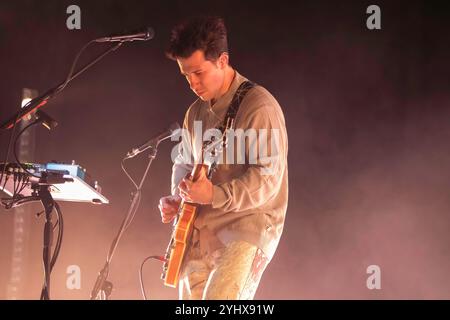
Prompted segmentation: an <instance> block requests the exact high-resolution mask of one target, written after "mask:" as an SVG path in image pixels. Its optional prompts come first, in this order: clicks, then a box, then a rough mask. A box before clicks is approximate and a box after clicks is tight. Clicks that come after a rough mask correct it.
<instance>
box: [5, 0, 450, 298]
mask: <svg viewBox="0 0 450 320" xmlns="http://www.w3.org/2000/svg"><path fill="white" fill-rule="evenodd" d="M444 3H445V2H438V1H435V2H431V1H427V2H426V3H425V1H376V3H373V2H372V1H296V2H295V4H292V3H289V2H282V1H272V2H268V3H264V2H263V1H191V2H187V1H169V2H167V3H165V2H163V1H159V2H157V1H95V2H94V1H75V2H74V1H11V0H8V1H2V2H1V4H0V70H1V78H0V93H1V103H0V108H1V109H0V120H1V121H4V120H5V119H6V118H9V117H10V116H11V115H12V114H14V112H16V111H17V110H18V107H19V105H20V100H21V90H22V88H24V87H27V88H34V89H37V90H39V91H40V92H41V93H42V92H44V91H45V90H47V89H48V88H50V87H52V86H54V85H56V84H57V83H59V82H60V81H62V80H63V79H65V77H66V75H67V73H68V71H69V68H70V65H71V63H72V61H73V58H74V56H75V54H76V53H77V52H78V50H79V49H80V48H81V47H82V46H83V45H84V44H85V43H86V42H88V41H89V40H91V39H94V38H98V37H101V36H106V35H110V34H115V33H121V32H124V31H127V30H133V29H136V28H137V27H141V26H146V25H148V26H152V27H153V28H154V29H155V31H156V37H155V38H154V39H153V40H152V41H148V42H143V43H130V44H128V45H126V46H123V47H122V48H120V49H119V50H117V51H116V52H114V53H112V54H111V55H109V56H107V57H106V58H105V59H104V60H102V61H101V62H100V63H99V64H98V65H96V66H95V67H93V68H92V69H90V70H89V71H88V72H86V73H84V74H83V75H82V76H80V77H79V78H77V79H75V80H74V81H73V82H72V83H70V84H69V86H68V87H67V88H66V89H65V91H64V92H62V93H61V94H60V95H59V96H57V97H56V98H55V99H54V100H52V101H51V102H50V103H49V104H48V105H47V106H46V107H45V108H44V110H45V111H46V112H48V113H49V114H51V115H52V116H53V117H54V118H55V119H57V120H58V122H59V126H58V127H57V128H56V130H55V131H53V132H48V131H47V130H45V129H43V128H42V129H37V130H36V132H37V146H38V150H37V152H36V157H35V159H34V161H33V162H36V163H45V162H48V161H50V160H58V161H71V160H76V162H77V163H78V164H80V165H82V166H83V167H85V168H87V170H88V172H89V173H90V174H91V175H92V176H93V177H94V178H95V179H96V180H98V181H99V182H100V184H101V185H102V187H103V193H104V195H105V196H106V197H108V198H109V199H110V201H111V203H110V204H109V205H105V206H94V205H90V204H83V203H68V202H64V203H61V206H62V209H63V214H64V217H65V234H64V240H63V247H62V250H61V254H60V257H59V259H58V261H57V264H56V266H55V269H54V271H53V273H52V287H51V289H52V298H55V299H87V298H88V297H89V293H90V290H91V288H92V286H93V283H94V281H95V279H96V276H97V272H98V271H99V270H100V269H101V267H102V266H103V263H104V261H105V258H106V253H107V251H108V249H109V245H110V243H111V241H112V239H113V237H114V235H115V233H116V232H117V230H118V228H119V225H120V222H121V221H122V219H123V217H124V215H125V212H126V210H127V208H128V204H129V199H130V196H129V195H130V192H131V191H132V186H131V184H130V183H129V181H128V180H127V178H126V177H125V176H124V174H123V173H122V172H121V170H120V160H121V159H122V157H123V156H124V155H125V153H126V152H127V151H128V150H129V149H130V148H131V147H133V146H136V145H138V144H140V143H141V142H143V141H145V140H146V139H147V138H149V137H151V136H152V135H154V134H155V133H157V132H159V131H160V130H162V129H164V128H165V127H166V126H167V125H168V124H169V123H171V122H173V121H178V122H181V121H182V119H183V115H184V112H185V110H186V108H187V107H188V106H189V104H190V103H191V102H193V101H194V99H195V97H194V95H193V93H192V92H190V90H189V87H188V85H187V83H186V81H185V79H184V78H183V77H182V76H180V74H179V70H178V68H177V65H176V63H174V62H172V61H170V60H168V59H167V58H166V57H165V56H164V49H165V48H166V46H167V43H168V38H169V34H170V29H171V27H172V26H173V25H174V24H175V23H177V22H178V21H179V20H180V19H182V18H184V17H187V16H190V15H197V14H205V13H208V14H215V15H220V16H222V17H223V18H224V19H225V22H226V24H227V27H228V32H229V44H230V55H231V64H232V65H233V66H234V67H235V68H236V69H237V70H238V71H239V72H240V73H241V74H243V75H245V76H246V77H248V78H249V79H251V80H253V81H256V82H257V83H259V84H261V85H263V86H265V87H266V88H267V89H268V90H269V91H271V92H272V94H273V95H274V96H275V97H276V98H277V99H278V101H279V103H280V105H281V106H282V108H283V110H284V112H285V117H286V123H287V128H288V134H289V187H290V194H289V207H288V212H287V217H286V224H285V229H284V234H283V237H282V239H281V242H280V245H279V249H278V251H277V253H276V255H275V257H274V259H273V260H272V263H271V264H270V265H269V267H268V269H267V271H266V273H265V275H264V277H263V280H262V282H261V285H260V287H259V291H258V292H257V294H256V298H257V299H394V298H400V299H433V298H438V299H443V298H446V299H448V298H450V280H449V277H448V270H449V269H450V245H449V242H450V236H449V233H448V230H449V228H450V217H449V209H450V198H449V194H450V188H449V187H450V182H449V178H450V148H449V140H450V129H449V124H450V107H449V103H450V96H449V93H448V90H449V82H448V79H449V71H450V70H449V69H450V68H449V63H448V57H449V53H450V50H449V43H450V41H449V30H450V28H449V21H450V20H449V12H450V11H449V10H450V9H448V6H444ZM71 4H77V5H79V6H80V8H81V30H68V29H67V28H66V19H67V17H68V16H69V15H68V14H66V8H67V7H68V6H69V5H71ZM371 4H377V5H379V6H380V7H381V12H382V14H381V19H382V29H381V30H374V31H371V30H368V29H367V28H366V19H367V17H368V15H367V14H366V8H367V7H368V6H369V5H371ZM106 47H107V45H105V44H97V45H94V46H92V47H90V48H89V49H88V50H87V52H85V53H83V56H82V58H81V60H80V62H79V65H81V64H84V63H86V62H87V61H89V59H91V58H92V57H94V56H95V55H96V54H98V53H99V52H101V51H102V50H104V49H105V48H106ZM8 137H9V132H6V131H2V132H1V133H0V156H1V158H0V159H1V161H3V159H4V156H5V152H6V148H7V144H8ZM172 147H173V144H171V143H165V144H163V145H161V147H160V149H159V153H158V158H157V160H156V161H154V163H153V165H152V168H151V172H150V175H149V178H148V180H147V182H146V184H145V187H144V195H143V199H142V203H141V206H140V209H139V212H138V213H137V215H136V217H135V219H134V221H133V224H132V225H131V227H130V228H129V229H128V230H127V232H126V234H125V235H124V237H123V238H122V241H121V243H120V244H119V247H118V250H117V251H116V254H115V256H114V259H113V263H112V266H111V270H110V276H109V279H110V280H111V281H112V282H113V284H114V288H115V290H114V292H113V295H112V297H111V298H112V299H141V295H140V289H139V282H138V268H139V266H140V263H141V262H142V260H143V259H144V258H145V257H146V256H148V255H151V254H162V253H163V252H164V250H165V248H166V245H167V241H168V240H169V233H170V227H169V226H168V225H163V224H162V223H161V222H160V217H159V212H158V209H157V204H158V201H159V198H160V197H161V196H163V195H167V194H169V192H170V191H169V190H170V174H171V165H172V162H171V158H170V152H171V149H172ZM145 165H146V158H145V156H141V157H139V158H136V159H134V160H132V161H130V162H129V166H130V171H131V172H132V173H133V175H134V176H135V177H138V176H141V174H142V173H143V170H144V168H145ZM38 209H39V207H36V209H35V211H37V210H38ZM13 215H14V211H5V210H4V209H3V208H2V209H0V232H1V233H0V234H1V235H0V241H1V243H0V248H1V249H0V271H1V272H0V298H3V299H6V298H8V297H7V290H6V288H7V284H8V281H9V276H10V264H11V243H12V242H11V237H12V236H11V235H12V229H13V224H12V221H13ZM31 221H32V222H31V224H30V226H29V228H28V230H27V234H29V240H28V241H29V243H28V247H27V248H28V249H27V250H28V252H27V259H26V261H25V262H24V268H25V269H26V275H25V276H24V278H23V280H22V281H23V287H22V289H21V292H20V295H19V297H20V298H24V299H37V298H38V297H39V293H40V285H41V283H42V267H41V246H42V243H41V242H42V240H41V237H42V227H43V220H42V219H35V218H34V217H33V219H32V220H31ZM69 265H78V266H80V268H81V289H80V290H68V289H67V288H66V286H65V283H66V278H67V276H68V275H67V274H66V268H67V266H69ZM369 265H378V266H380V268H381V290H369V289H368V288H367V287H366V279H367V277H368V276H369V275H368V274H367V273H366V268H367V267H368V266H369ZM160 269H161V268H160V265H159V263H158V262H149V263H148V264H146V265H145V267H144V281H145V285H146V288H147V290H148V292H147V293H148V295H149V297H150V298H151V299H176V298H177V291H176V290H174V289H170V288H165V287H164V286H163V285H162V282H161V280H160V279H159V276H160Z"/></svg>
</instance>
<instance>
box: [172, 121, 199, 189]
mask: <svg viewBox="0 0 450 320" xmlns="http://www.w3.org/2000/svg"><path fill="white" fill-rule="evenodd" d="M188 117H189V112H187V113H186V115H185V117H184V121H183V130H181V134H180V137H181V142H180V143H179V144H178V145H177V146H176V149H174V150H173V151H172V158H173V159H174V160H173V161H174V163H173V166H172V179H171V193H172V195H176V194H179V190H178V185H179V184H180V181H181V180H182V179H183V178H184V177H185V176H186V175H187V174H188V173H190V172H192V170H193V168H194V165H193V163H194V162H193V157H192V144H191V138H190V134H189V127H188Z"/></svg>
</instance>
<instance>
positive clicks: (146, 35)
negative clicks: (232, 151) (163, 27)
mask: <svg viewBox="0 0 450 320" xmlns="http://www.w3.org/2000/svg"><path fill="white" fill-rule="evenodd" d="M154 36H155V31H154V30H153V29H152V28H150V27H146V28H143V29H140V30H139V31H137V32H132V33H129V34H124V35H117V36H111V37H103V38H98V39H95V42H117V41H120V42H127V41H135V40H139V41H147V40H151V39H153V37H154Z"/></svg>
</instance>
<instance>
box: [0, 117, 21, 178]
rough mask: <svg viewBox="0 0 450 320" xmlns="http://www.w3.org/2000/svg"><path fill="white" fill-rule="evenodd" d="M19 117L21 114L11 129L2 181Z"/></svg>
mask: <svg viewBox="0 0 450 320" xmlns="http://www.w3.org/2000/svg"><path fill="white" fill-rule="evenodd" d="M18 117H19V114H17V115H16V118H15V119H14V124H13V127H12V129H11V134H10V135H9V142H8V149H7V150H6V156H5V161H4V162H3V170H2V175H1V176H0V183H1V182H2V179H3V176H4V174H5V169H6V163H7V162H8V158H9V154H10V152H11V143H12V141H13V136H14V132H15V131H16V122H17V118H18Z"/></svg>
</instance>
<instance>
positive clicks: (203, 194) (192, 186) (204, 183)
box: [178, 176, 213, 204]
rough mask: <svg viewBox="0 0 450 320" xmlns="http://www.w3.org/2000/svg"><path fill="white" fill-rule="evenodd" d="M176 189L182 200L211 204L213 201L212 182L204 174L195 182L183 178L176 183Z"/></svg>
mask: <svg viewBox="0 0 450 320" xmlns="http://www.w3.org/2000/svg"><path fill="white" fill-rule="evenodd" d="M178 189H179V190H180V196H181V197H182V198H183V199H184V201H187V202H193V203H198V204H211V203H212V201H213V184H212V183H211V181H209V180H208V178H207V177H205V176H202V177H201V178H200V179H198V180H197V181H195V182H192V181H191V180H190V179H188V178H184V179H183V180H181V182H180V184H179V185H178Z"/></svg>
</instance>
